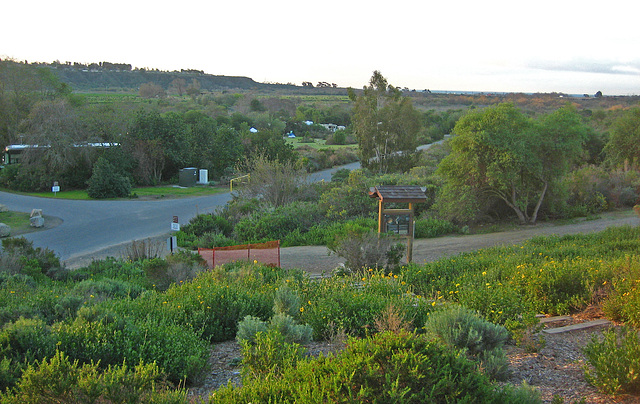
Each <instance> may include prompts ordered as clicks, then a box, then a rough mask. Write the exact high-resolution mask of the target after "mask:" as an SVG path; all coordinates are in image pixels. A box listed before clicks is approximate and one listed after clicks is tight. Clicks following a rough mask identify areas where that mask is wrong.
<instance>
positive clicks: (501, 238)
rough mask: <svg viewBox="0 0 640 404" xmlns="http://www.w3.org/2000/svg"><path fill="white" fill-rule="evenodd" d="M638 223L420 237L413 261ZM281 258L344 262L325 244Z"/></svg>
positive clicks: (604, 221) (621, 217) (309, 266)
mask: <svg viewBox="0 0 640 404" xmlns="http://www.w3.org/2000/svg"><path fill="white" fill-rule="evenodd" d="M638 224H639V220H638V217H637V216H636V215H635V213H634V212H633V211H631V210H626V211H620V212H607V213H604V214H602V215H601V216H600V217H599V218H598V219H594V220H580V221H577V222H575V223H572V224H553V223H541V224H537V225H535V226H521V227H518V228H517V229H515V230H510V231H504V232H499V233H487V234H477V235H466V236H447V237H439V238H432V239H416V240H415V241H414V244H413V262H415V263H422V262H431V261H435V260H438V259H440V258H444V257H450V256H453V255H457V254H460V253H464V252H469V251H476V250H479V249H482V248H489V247H495V246H500V245H512V244H519V243H522V242H524V241H526V240H529V239H531V238H533V237H535V236H541V235H552V234H556V235H559V236H562V235H566V234H578V233H593V232H598V231H602V230H605V229H606V228H608V227H611V226H624V225H630V226H637V225H638ZM280 261H281V266H282V267H283V268H302V269H305V270H306V271H308V272H310V273H312V274H321V273H322V272H330V271H331V270H332V269H334V268H336V267H337V266H338V265H339V264H340V263H343V262H344V260H343V259H342V258H340V257H337V256H335V255H329V250H327V248H326V247H324V246H307V247H286V248H282V249H281V250H280Z"/></svg>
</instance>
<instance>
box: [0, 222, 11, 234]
mask: <svg viewBox="0 0 640 404" xmlns="http://www.w3.org/2000/svg"><path fill="white" fill-rule="evenodd" d="M10 235H11V226H9V225H8V224H4V223H0V237H9V236H10Z"/></svg>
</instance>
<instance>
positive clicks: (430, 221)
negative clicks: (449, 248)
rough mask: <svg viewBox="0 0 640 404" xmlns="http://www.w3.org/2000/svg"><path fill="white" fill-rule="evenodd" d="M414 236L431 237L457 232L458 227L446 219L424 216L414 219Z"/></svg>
mask: <svg viewBox="0 0 640 404" xmlns="http://www.w3.org/2000/svg"><path fill="white" fill-rule="evenodd" d="M415 225H416V227H415V234H414V236H415V238H433V237H439V236H444V235H447V234H452V233H458V232H459V231H460V229H459V228H458V226H456V225H454V224H453V223H451V222H450V221H448V220H442V219H436V218H432V217H429V218H425V219H422V218H420V219H418V220H416V221H415Z"/></svg>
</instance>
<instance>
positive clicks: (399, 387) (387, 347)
mask: <svg viewBox="0 0 640 404" xmlns="http://www.w3.org/2000/svg"><path fill="white" fill-rule="evenodd" d="M274 339H275V337H274V338H272V339H271V340H268V341H265V345H264V348H263V351H265V353H264V354H263V355H261V356H260V357H259V358H256V360H255V362H256V363H257V366H256V368H257V370H258V372H260V373H259V375H260V376H263V375H265V374H266V375H267V377H264V376H263V377H262V378H259V379H250V378H246V379H243V384H242V387H233V386H230V385H229V386H227V387H223V388H221V389H219V390H218V391H216V392H215V393H214V394H213V395H212V396H211V397H210V401H209V402H210V403H214V402H215V403H237V402H249V401H251V402H280V403H297V402H305V403H307V402H317V403H320V402H363V403H364V402H371V403H393V402H395V403H447V402H448V403H453V402H465V403H466V402H468V403H513V402H521V403H540V399H539V398H538V395H536V394H532V393H533V392H532V391H531V389H530V388H527V387H526V386H524V387H521V388H513V387H508V386H507V387H504V388H500V387H498V386H496V385H494V384H492V383H491V382H490V380H489V378H488V377H486V376H485V375H483V374H482V373H480V372H478V371H477V369H476V367H475V365H474V364H473V363H472V362H470V361H469V360H468V359H466V358H465V357H464V356H461V355H459V354H458V353H456V352H455V351H452V350H451V349H450V348H449V347H448V346H446V345H444V344H442V343H440V342H438V341H436V340H429V339H428V338H425V337H424V336H421V335H417V334H411V333H408V332H400V333H397V334H395V333H388V332H386V333H381V334H376V335H375V336H373V337H370V338H365V339H361V340H358V339H351V340H350V341H349V343H348V345H347V347H346V348H345V349H344V350H343V351H341V352H340V353H338V354H337V355H335V356H333V355H330V356H328V357H325V356H320V357H318V358H315V359H307V360H299V359H297V358H296V355H295V349H296V348H295V346H294V347H287V349H281V350H280V351H279V352H280V354H279V356H278V361H279V364H282V363H284V364H283V365H280V367H279V368H276V369H274V371H275V372H278V371H279V372H280V373H279V377H277V378H276V377H268V375H271V374H274V373H271V369H270V368H269V365H268V364H269V363H272V362H270V361H267V360H263V361H262V359H263V358H266V357H268V356H272V357H275V356H276V355H277V352H278V351H277V350H276V349H275V346H276V343H275V342H274ZM279 341H280V343H282V344H283V342H282V340H279ZM267 342H268V343H269V344H267ZM296 359H297V360H296ZM259 360H261V361H259ZM283 368H284V369H286V371H284V372H282V371H281V369H283ZM248 370H249V369H247V371H248ZM243 371H244V370H243Z"/></svg>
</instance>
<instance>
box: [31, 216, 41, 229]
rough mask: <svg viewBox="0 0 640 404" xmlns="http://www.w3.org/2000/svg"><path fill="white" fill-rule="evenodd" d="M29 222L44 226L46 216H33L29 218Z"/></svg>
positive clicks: (34, 225)
mask: <svg viewBox="0 0 640 404" xmlns="http://www.w3.org/2000/svg"><path fill="white" fill-rule="evenodd" d="M29 222H30V224H31V226H33V227H42V226H44V217H42V216H34V217H32V218H29Z"/></svg>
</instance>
